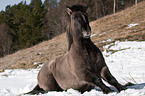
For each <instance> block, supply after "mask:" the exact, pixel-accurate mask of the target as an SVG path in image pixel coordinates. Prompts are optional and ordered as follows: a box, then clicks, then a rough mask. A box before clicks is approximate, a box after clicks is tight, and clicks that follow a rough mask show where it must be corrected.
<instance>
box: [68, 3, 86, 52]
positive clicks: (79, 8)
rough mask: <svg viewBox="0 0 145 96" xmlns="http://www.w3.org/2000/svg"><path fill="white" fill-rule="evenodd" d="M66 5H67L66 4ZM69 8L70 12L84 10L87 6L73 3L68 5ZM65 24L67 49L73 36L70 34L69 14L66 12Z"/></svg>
mask: <svg viewBox="0 0 145 96" xmlns="http://www.w3.org/2000/svg"><path fill="white" fill-rule="evenodd" d="M67 7H68V6H67ZM68 8H69V9H71V11H72V12H77V11H81V12H86V10H87V7H85V6H83V5H81V4H76V5H73V6H71V7H68ZM66 20H67V21H66V24H67V29H66V33H67V39H68V50H70V48H71V45H72V43H73V37H72V35H71V31H72V30H71V18H70V15H69V14H68V13H67V14H66Z"/></svg>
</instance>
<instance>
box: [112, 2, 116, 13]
mask: <svg viewBox="0 0 145 96" xmlns="http://www.w3.org/2000/svg"><path fill="white" fill-rule="evenodd" d="M115 6H116V0H114V8H113V13H114V14H115Z"/></svg>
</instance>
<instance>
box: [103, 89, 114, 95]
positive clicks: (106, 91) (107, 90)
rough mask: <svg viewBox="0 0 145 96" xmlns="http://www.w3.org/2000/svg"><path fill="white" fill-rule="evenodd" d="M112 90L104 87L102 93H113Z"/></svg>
mask: <svg viewBox="0 0 145 96" xmlns="http://www.w3.org/2000/svg"><path fill="white" fill-rule="evenodd" d="M113 92H114V90H111V89H110V88H106V89H105V90H104V91H103V93H104V94H109V93H113Z"/></svg>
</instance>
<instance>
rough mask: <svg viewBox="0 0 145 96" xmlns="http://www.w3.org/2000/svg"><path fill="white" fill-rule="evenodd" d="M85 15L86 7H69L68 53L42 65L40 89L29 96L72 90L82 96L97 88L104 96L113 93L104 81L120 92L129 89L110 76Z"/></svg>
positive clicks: (36, 89)
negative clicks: (77, 91) (91, 36)
mask: <svg viewBox="0 0 145 96" xmlns="http://www.w3.org/2000/svg"><path fill="white" fill-rule="evenodd" d="M86 11H87V7H85V6H83V5H73V6H72V7H67V37H68V42H69V45H68V52H67V53H66V54H65V55H63V56H60V57H58V58H56V59H55V60H52V61H51V62H47V63H45V64H44V65H43V67H42V68H41V70H40V72H39V74H38V85H37V86H36V87H35V88H34V89H33V90H32V91H31V92H29V94H38V93H45V92H48V91H62V90H67V89H69V88H73V89H76V90H79V91H80V92H82V93H83V92H85V91H90V90H91V89H93V88H94V87H95V86H98V87H100V88H101V90H102V91H103V92H104V93H109V92H113V90H111V89H110V88H109V87H107V86H106V85H105V84H104V83H103V82H102V79H104V80H105V81H107V82H108V83H109V84H111V85H113V86H114V87H116V88H117V90H118V91H119V92H120V91H121V90H125V89H126V86H123V85H121V84H120V83H118V82H117V80H116V79H115V78H114V77H113V76H112V75H111V73H110V71H109V69H108V67H107V65H106V63H105V60H104V58H103V55H102V53H101V51H100V50H99V48H98V47H96V46H95V45H94V43H93V42H92V41H91V39H90V35H91V28H90V26H89V22H88V15H87V12H86ZM101 78H102V79H101Z"/></svg>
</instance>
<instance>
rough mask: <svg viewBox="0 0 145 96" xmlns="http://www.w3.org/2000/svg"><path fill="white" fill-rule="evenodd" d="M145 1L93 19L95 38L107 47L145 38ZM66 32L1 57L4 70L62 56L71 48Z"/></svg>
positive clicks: (32, 66) (29, 66) (0, 69)
mask: <svg viewBox="0 0 145 96" xmlns="http://www.w3.org/2000/svg"><path fill="white" fill-rule="evenodd" d="M144 12H145V1H144V2H141V3H139V4H138V5H137V6H133V7H131V8H127V9H126V10H124V11H121V12H118V13H116V14H113V15H108V16H106V17H104V18H101V19H98V20H96V21H93V22H90V25H91V28H92V41H93V42H94V43H95V44H96V45H97V46H98V47H99V48H100V49H101V50H103V46H104V45H106V44H109V43H112V42H115V41H117V40H119V41H124V40H132V41H143V40H145V14H144ZM66 40H67V38H66V36H65V34H62V35H60V36H57V37H55V38H53V39H52V40H49V41H45V42H42V43H40V44H38V45H36V46H33V47H31V48H27V49H24V50H20V51H18V52H16V53H14V54H11V55H8V56H6V57H3V58H0V71H4V70H5V69H18V68H23V69H28V68H36V67H37V66H38V65H39V64H42V63H44V62H46V61H49V60H51V59H54V58H55V57H56V56H59V55H62V54H64V53H65V52H66V49H67V41H66Z"/></svg>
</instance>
